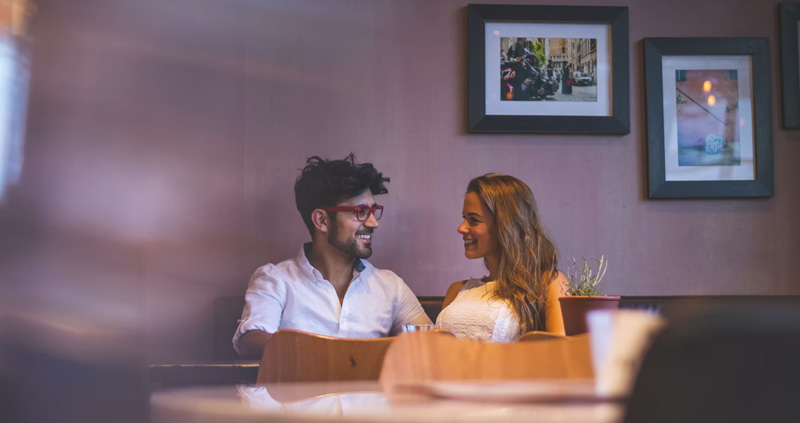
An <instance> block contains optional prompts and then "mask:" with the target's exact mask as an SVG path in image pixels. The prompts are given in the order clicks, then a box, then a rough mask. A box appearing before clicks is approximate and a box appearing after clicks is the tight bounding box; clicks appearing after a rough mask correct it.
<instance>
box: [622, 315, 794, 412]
mask: <svg viewBox="0 0 800 423" xmlns="http://www.w3.org/2000/svg"><path fill="white" fill-rule="evenodd" d="M798 357H800V310H797V309H792V308H786V307H774V308H769V309H767V308H760V307H759V308H756V307H743V308H741V309H739V310H731V311H727V312H715V313H713V314H704V315H698V316H695V317H687V318H685V319H684V320H682V321H679V322H675V323H673V324H670V326H669V327H667V328H666V329H665V330H664V331H663V332H661V333H660V335H658V336H657V337H656V338H655V340H654V341H653V344H652V347H651V348H650V350H649V352H648V353H647V355H646V356H645V358H644V361H643V362H642V367H641V371H640V372H639V376H638V378H637V380H636V382H635V384H634V388H633V394H632V395H631V397H630V400H629V408H628V412H627V416H626V417H625V422H626V423H640V422H648V423H659V422H684V423H691V422H723V421H724V422H758V421H764V422H777V421H786V422H788V421H793V422H797V421H800V402H799V401H798V398H800V383H798V381H799V380H800V360H798Z"/></svg>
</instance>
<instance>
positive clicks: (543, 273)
mask: <svg viewBox="0 0 800 423" xmlns="http://www.w3.org/2000/svg"><path fill="white" fill-rule="evenodd" d="M462 213H463V217H464V221H463V222H461V225H460V226H459V227H458V233H460V234H461V235H462V236H463V238H464V255H465V256H466V257H467V258H469V259H477V258H482V259H483V262H484V264H485V265H486V268H487V269H488V270H489V275H488V276H486V277H484V278H481V279H474V278H473V279H468V280H466V281H461V282H456V283H453V284H452V285H450V287H449V288H448V289H447V294H446V295H445V298H444V303H443V309H442V312H441V313H440V314H439V317H438V319H436V327H437V328H438V329H445V330H448V331H451V332H453V333H454V334H455V335H456V336H458V337H460V338H470V339H475V340H481V341H493V342H511V341H516V340H518V339H519V336H520V335H521V334H523V333H525V332H529V331H533V330H539V331H544V330H546V331H548V332H552V333H556V334H560V335H563V334H564V322H563V320H562V318H561V307H560V305H559V303H558V297H559V296H560V295H561V292H562V288H563V287H564V286H566V278H565V277H564V275H563V274H561V273H559V272H558V270H556V266H557V265H558V257H557V253H556V247H555V245H554V244H553V241H551V240H550V238H549V237H548V236H547V235H546V234H545V233H544V229H543V228H542V225H541V223H540V221H539V213H538V211H537V210H536V202H535V200H534V198H533V193H532V192H531V189H530V188H528V186H527V185H525V183H524V182H522V181H520V180H519V179H517V178H515V177H513V176H508V175H500V174H496V173H490V174H486V175H483V176H479V177H477V178H475V179H473V180H471V181H470V182H469V185H468V186H467V193H466V195H465V196H464V208H463V212H462Z"/></svg>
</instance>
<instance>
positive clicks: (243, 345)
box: [233, 265, 286, 360]
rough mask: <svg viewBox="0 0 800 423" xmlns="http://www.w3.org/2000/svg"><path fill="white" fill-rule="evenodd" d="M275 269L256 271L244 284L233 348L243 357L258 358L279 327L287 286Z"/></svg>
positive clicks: (269, 267) (270, 266)
mask: <svg viewBox="0 0 800 423" xmlns="http://www.w3.org/2000/svg"><path fill="white" fill-rule="evenodd" d="M274 267H275V266H273V265H267V266H262V267H260V268H258V269H257V270H256V272H255V273H254V274H253V276H252V277H251V278H250V282H249V283H248V285H247V292H246V293H245V296H244V309H243V310H242V318H241V320H239V326H238V327H237V328H236V333H234V335H233V348H234V349H235V350H236V351H237V352H238V353H239V356H240V357H242V358H252V359H256V360H257V359H260V358H261V353H263V352H264V347H265V346H266V345H267V341H269V338H270V337H271V336H272V333H274V332H275V331H277V330H278V328H279V327H280V322H281V314H282V313H283V305H284V304H285V301H286V300H285V298H286V287H285V284H284V283H283V282H281V281H280V280H279V278H278V277H277V276H276V274H275V273H276V272H275V270H274Z"/></svg>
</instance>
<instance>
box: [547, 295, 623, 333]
mask: <svg viewBox="0 0 800 423" xmlns="http://www.w3.org/2000/svg"><path fill="white" fill-rule="evenodd" d="M558 301H559V302H560V303H561V316H562V317H563V318H564V331H566V333H567V336H572V335H580V334H582V333H586V332H588V331H589V330H588V328H587V327H586V313H588V312H589V311H591V310H616V309H617V308H619V297H617V296H611V295H600V296H596V297H584V296H574V297H560V298H559V299H558Z"/></svg>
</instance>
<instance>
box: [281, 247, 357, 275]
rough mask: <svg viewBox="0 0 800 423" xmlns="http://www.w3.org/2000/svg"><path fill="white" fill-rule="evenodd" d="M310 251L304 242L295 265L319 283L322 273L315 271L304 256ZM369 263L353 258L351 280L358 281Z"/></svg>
mask: <svg viewBox="0 0 800 423" xmlns="http://www.w3.org/2000/svg"><path fill="white" fill-rule="evenodd" d="M310 251H311V243H310V242H306V243H305V244H303V246H302V247H300V252H298V253H297V257H295V261H296V262H297V265H298V266H300V269H302V270H303V272H304V273H306V274H307V275H308V276H310V277H311V279H313V280H315V281H321V280H323V278H322V273H320V271H319V270H317V269H316V268H315V267H314V266H312V265H311V263H310V262H309V261H308V256H307V255H306V254H307V253H308V252H310ZM368 264H369V262H367V261H366V260H361V259H360V258H358V257H353V279H358V277H359V276H362V275H364V271H365V270H367V265H368Z"/></svg>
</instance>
